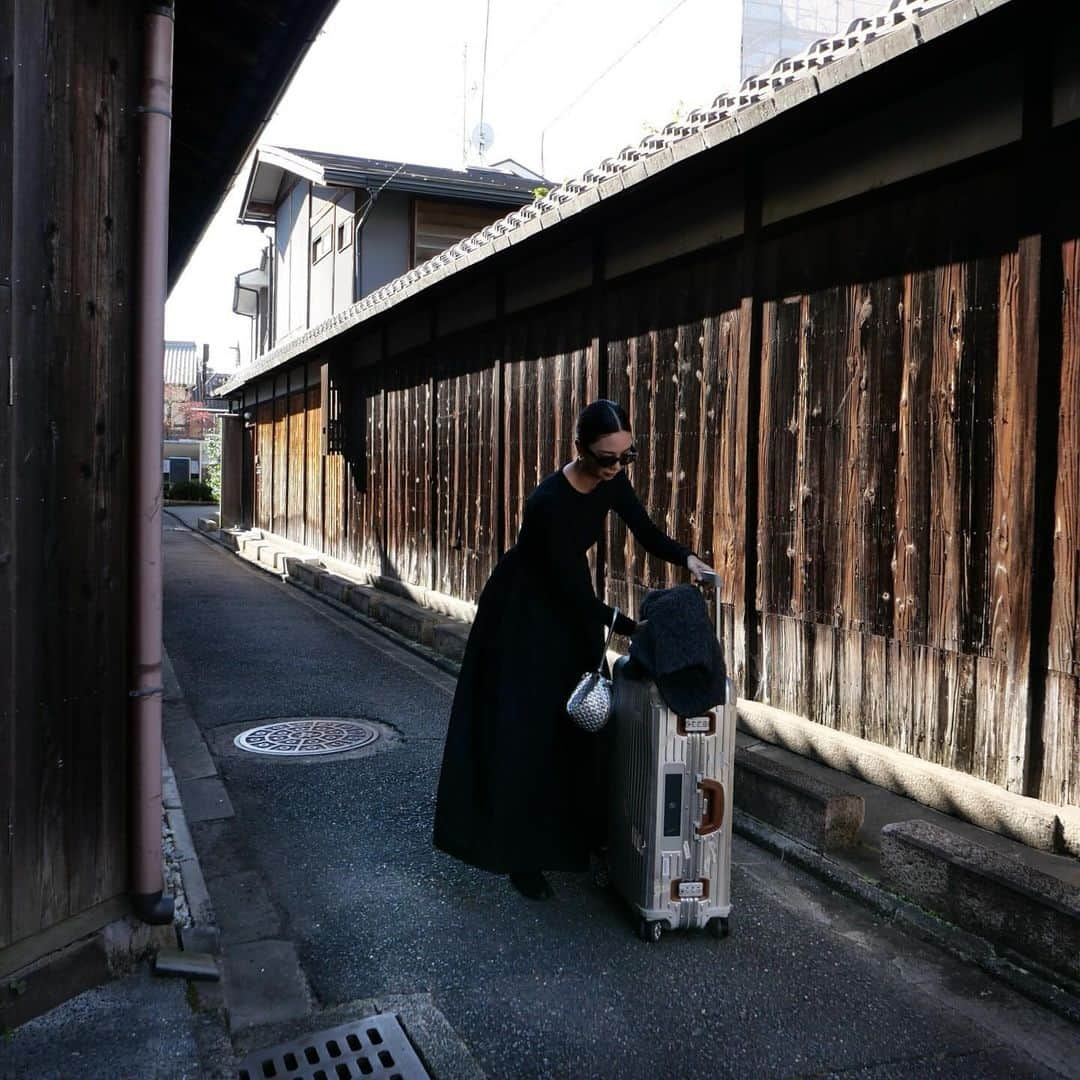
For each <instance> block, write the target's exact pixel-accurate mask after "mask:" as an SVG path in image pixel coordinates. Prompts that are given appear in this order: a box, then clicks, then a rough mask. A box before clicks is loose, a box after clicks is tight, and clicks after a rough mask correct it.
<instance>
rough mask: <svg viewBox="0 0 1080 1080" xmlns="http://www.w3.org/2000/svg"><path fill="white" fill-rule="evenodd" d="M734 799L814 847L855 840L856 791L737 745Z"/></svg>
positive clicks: (859, 815) (859, 812)
mask: <svg viewBox="0 0 1080 1080" xmlns="http://www.w3.org/2000/svg"><path fill="white" fill-rule="evenodd" d="M735 805H736V806H737V807H738V808H739V809H740V810H743V811H745V812H746V813H748V814H750V815H751V816H753V817H756V818H757V819H758V820H759V821H764V822H766V823H767V824H769V825H772V826H774V827H775V828H777V829H779V830H780V831H781V832H783V833H786V834H787V835H788V836H793V837H794V838H795V839H796V840H801V841H802V842H803V843H804V844H807V845H809V846H810V847H812V848H816V849H817V850H818V851H834V850H837V849H839V848H844V847H849V846H850V845H852V844H854V843H855V840H856V837H857V835H858V832H859V828H860V826H861V825H862V822H863V814H864V806H863V800H862V797H861V796H859V795H855V794H852V793H851V792H850V791H846V790H844V789H843V788H842V787H838V786H835V785H833V784H829V783H827V782H825V781H823V780H819V779H816V778H815V777H812V776H808V775H807V774H806V773H804V772H800V771H799V770H797V769H792V768H788V767H787V766H786V765H781V764H780V763H779V762H777V761H773V760H772V759H771V758H767V757H765V756H764V755H763V754H760V753H755V752H754V751H753V750H744V749H742V748H741V747H740V748H736V750H735Z"/></svg>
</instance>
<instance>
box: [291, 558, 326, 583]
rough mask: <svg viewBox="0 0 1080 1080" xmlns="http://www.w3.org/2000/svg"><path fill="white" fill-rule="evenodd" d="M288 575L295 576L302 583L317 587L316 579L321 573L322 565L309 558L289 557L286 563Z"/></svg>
mask: <svg viewBox="0 0 1080 1080" xmlns="http://www.w3.org/2000/svg"><path fill="white" fill-rule="evenodd" d="M286 565H287V567H288V573H289V576H290V577H294V578H296V580H297V581H299V582H300V583H301V584H302V585H307V586H308V587H309V588H312V589H314V588H317V587H318V586H317V582H318V579H319V578H320V577H321V576H322V575H323V573H324V572H325V571H323V569H322V567H320V566H318V565H317V564H316V563H313V562H311V561H310V560H304V559H296V558H290V559H289V560H288V562H287V563H286Z"/></svg>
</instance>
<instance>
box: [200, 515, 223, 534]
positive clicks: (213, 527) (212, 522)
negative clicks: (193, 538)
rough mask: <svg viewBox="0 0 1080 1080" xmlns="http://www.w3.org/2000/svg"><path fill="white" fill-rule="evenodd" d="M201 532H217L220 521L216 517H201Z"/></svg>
mask: <svg viewBox="0 0 1080 1080" xmlns="http://www.w3.org/2000/svg"><path fill="white" fill-rule="evenodd" d="M199 530H200V531H201V532H217V531H218V521H217V518H214V517H201V518H199Z"/></svg>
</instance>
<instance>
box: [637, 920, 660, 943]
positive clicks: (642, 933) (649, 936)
mask: <svg viewBox="0 0 1080 1080" xmlns="http://www.w3.org/2000/svg"><path fill="white" fill-rule="evenodd" d="M663 936H664V924H663V923H662V922H660V920H659V919H656V920H654V919H640V920H639V921H638V937H639V938H641V940H642V941H647V942H648V943H649V944H650V945H655V944H656V943H657V942H658V941H659V940H660V939H661V938H662V937H663Z"/></svg>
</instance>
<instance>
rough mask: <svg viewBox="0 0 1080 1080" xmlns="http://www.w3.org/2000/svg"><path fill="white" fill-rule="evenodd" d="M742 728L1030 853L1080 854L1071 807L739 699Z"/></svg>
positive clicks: (1077, 833) (763, 705) (1077, 829)
mask: <svg viewBox="0 0 1080 1080" xmlns="http://www.w3.org/2000/svg"><path fill="white" fill-rule="evenodd" d="M739 728H740V729H741V730H742V731H745V732H747V733H749V734H751V735H753V736H755V737H756V738H758V739H761V740H762V741H764V742H767V743H772V744H773V745H774V746H781V747H783V748H784V749H786V750H790V751H792V752H793V753H795V754H798V755H799V756H801V757H804V758H808V759H809V760H811V761H817V762H820V763H822V764H824V765H828V766H829V767H830V768H832V769H836V770H837V771H838V772H842V773H848V774H850V775H853V776H855V777H857V778H858V779H860V780H865V781H867V782H868V783H870V784H874V785H876V786H877V787H880V788H884V789H885V790H886V791H892V792H894V793H895V794H897V795H903V796H904V797H905V798H908V799H912V800H914V801H915V802H917V803H921V804H922V805H923V806H928V807H930V808H931V809H934V810H938V811H940V812H942V813H945V814H949V815H951V816H953V817H958V818H962V819H963V820H965V821H969V822H971V824H973V825H978V826H979V827H980V828H983V829H986V830H987V831H988V832H992V833H999V834H1000V835H1002V836H1006V837H1009V838H1010V839H1012V840H1018V841H1020V843H1022V844H1026V845H1027V846H1028V847H1032V848H1035V849H1037V850H1039V851H1046V852H1050V853H1053V854H1069V855H1080V828H1078V824H1080V823H1077V822H1076V821H1075V820H1074V815H1073V813H1072V812H1070V809H1069V808H1068V807H1056V806H1051V805H1050V804H1048V803H1044V802H1041V801H1039V800H1038V799H1032V798H1029V797H1027V796H1024V795H1016V794H1014V793H1012V792H1009V791H1005V790H1003V789H1002V788H999V787H997V786H996V785H995V784H991V783H989V782H987V781H985V780H979V779H977V778H976V777H974V776H967V775H965V774H963V773H958V772H955V771H954V770H952V769H947V768H945V767H944V766H942V765H935V764H933V763H932V762H929V761H923V760H922V759H921V758H917V757H914V756H913V755H911V754H905V753H903V752H902V751H900V750H893V749H891V748H889V747H886V746H879V745H878V744H876V743H871V742H868V741H867V740H866V739H860V738H859V737H858V736H855V735H849V734H847V733H846V732H843V731H837V730H835V729H833V728H827V727H824V726H822V725H821V724H815V723H813V722H812V721H810V720H807V719H805V718H804V717H801V716H796V715H795V714H794V713H788V712H784V711H783V710H782V709H778V708H776V707H775V706H772V705H766V704H763V703H762V702H757V701H746V700H740V701H739Z"/></svg>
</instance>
